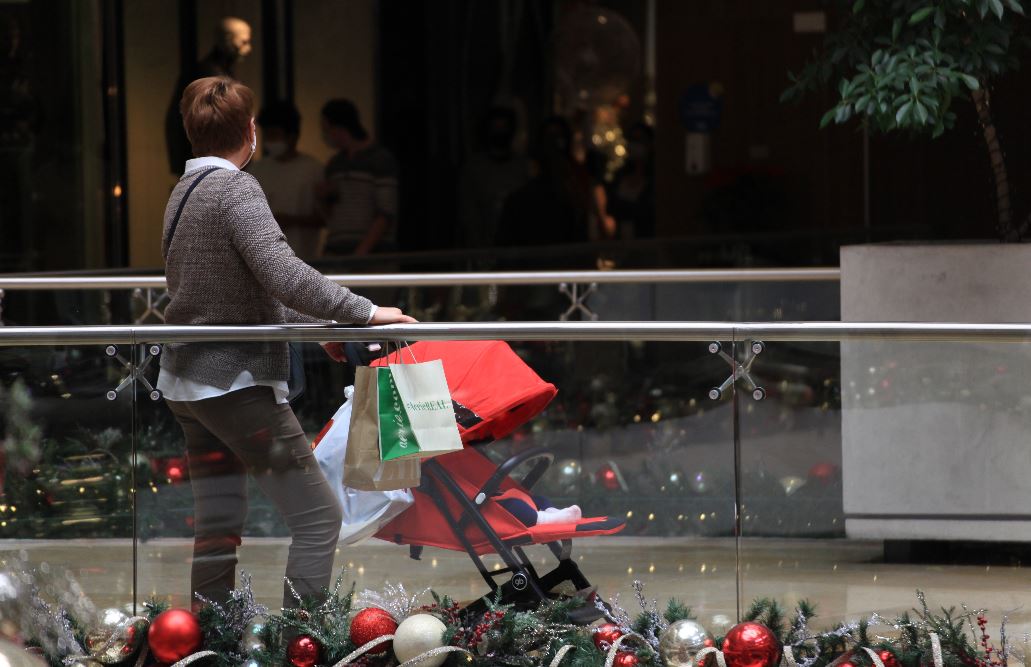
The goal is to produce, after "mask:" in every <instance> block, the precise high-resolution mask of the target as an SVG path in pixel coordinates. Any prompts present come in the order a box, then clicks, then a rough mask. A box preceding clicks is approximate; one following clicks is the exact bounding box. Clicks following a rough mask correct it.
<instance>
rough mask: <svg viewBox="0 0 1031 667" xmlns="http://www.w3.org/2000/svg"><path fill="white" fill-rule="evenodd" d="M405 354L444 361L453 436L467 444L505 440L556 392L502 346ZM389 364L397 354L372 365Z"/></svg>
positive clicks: (470, 344)
mask: <svg viewBox="0 0 1031 667" xmlns="http://www.w3.org/2000/svg"><path fill="white" fill-rule="evenodd" d="M409 349H410V350H411V351H412V355H413V356H414V357H415V360H416V361H430V360H433V359H440V360H441V361H442V362H443V365H444V376H445V377H446V378H447V384H448V389H450V390H451V399H452V401H454V403H455V414H456V417H457V418H458V432H459V433H460V434H461V436H462V442H463V443H465V444H466V445H480V444H486V443H488V442H493V441H495V440H500V439H501V438H504V437H505V436H507V435H508V434H510V433H511V432H512V431H514V430H516V429H517V428H519V427H520V426H522V425H523V424H525V423H526V422H528V421H529V420H531V419H533V418H534V417H536V416H537V415H538V414H539V413H540V412H541V410H543V409H544V408H545V407H547V405H548V403H550V402H551V400H552V399H553V398H555V394H557V393H558V390H557V389H555V385H553V384H551V383H549V382H545V381H544V380H542V379H541V378H540V377H539V376H538V375H537V374H536V373H535V372H534V371H533V369H532V368H530V367H529V366H527V365H526V364H525V363H523V360H522V359H520V358H519V355H517V354H516V353H515V352H514V351H513V350H512V348H511V347H509V346H508V344H507V343H505V342H504V341H499V340H487V341H422V342H419V343H415V344H414V345H412V346H411V347H410V348H409ZM388 359H389V362H390V363H397V362H398V355H397V354H394V355H391V356H390V357H388V358H381V359H377V360H375V361H374V362H372V365H373V366H385V365H387V363H388ZM404 359H408V355H407V353H405V354H404Z"/></svg>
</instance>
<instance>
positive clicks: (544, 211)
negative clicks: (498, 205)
mask: <svg viewBox="0 0 1031 667" xmlns="http://www.w3.org/2000/svg"><path fill="white" fill-rule="evenodd" d="M572 142H573V132H572V129H571V128H570V125H569V122H568V121H566V119H565V118H562V117H561V116H552V117H551V118H548V119H547V120H545V121H544V122H543V123H542V124H541V127H540V129H539V130H538V132H537V139H536V142H535V144H534V149H533V152H532V158H533V164H532V171H533V178H532V179H531V180H530V181H529V182H528V183H526V184H525V185H524V186H523V187H521V188H519V189H518V190H516V191H515V192H513V193H512V194H511V195H510V196H509V197H508V198H507V199H506V200H505V204H504V207H503V209H502V212H501V217H500V220H499V225H498V232H497V237H496V240H497V244H498V245H500V246H524V245H525V246H530V245H553V244H561V243H581V242H584V241H586V240H587V239H588V221H589V219H590V211H591V206H592V201H591V192H590V184H589V181H588V180H587V179H586V178H585V177H584V175H583V174H582V173H581V172H582V169H581V166H580V165H579V164H578V163H577V162H576V161H575V160H574V158H573V152H572Z"/></svg>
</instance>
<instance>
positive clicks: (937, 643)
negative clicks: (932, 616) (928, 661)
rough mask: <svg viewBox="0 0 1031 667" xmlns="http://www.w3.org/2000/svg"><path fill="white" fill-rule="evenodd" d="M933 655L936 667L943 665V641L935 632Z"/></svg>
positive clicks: (932, 642)
mask: <svg viewBox="0 0 1031 667" xmlns="http://www.w3.org/2000/svg"><path fill="white" fill-rule="evenodd" d="M931 657H932V658H934V667H942V665H943V664H944V663H943V662H942V642H941V640H940V639H938V635H937V634H936V633H934V632H932V633H931Z"/></svg>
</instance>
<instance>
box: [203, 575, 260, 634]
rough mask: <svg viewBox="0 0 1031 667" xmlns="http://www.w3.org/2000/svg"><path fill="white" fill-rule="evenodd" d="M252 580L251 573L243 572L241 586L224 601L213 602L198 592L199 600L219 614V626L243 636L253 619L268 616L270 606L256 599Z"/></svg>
mask: <svg viewBox="0 0 1031 667" xmlns="http://www.w3.org/2000/svg"><path fill="white" fill-rule="evenodd" d="M251 581H252V580H251V575H249V574H247V573H246V572H241V573H240V586H239V588H236V589H234V590H232V591H230V593H229V599H228V600H227V601H226V602H224V603H219V602H213V601H211V600H209V599H207V598H205V597H204V596H203V595H201V594H199V593H198V594H197V599H198V600H200V601H201V602H203V603H204V604H206V605H210V606H211V608H212V609H213V610H214V611H215V613H216V614H217V615H218V619H219V627H220V628H222V629H223V630H224V631H225V632H227V633H229V634H234V635H239V636H242V635H243V633H244V632H245V631H246V630H247V626H249V625H250V623H251V621H253V620H254V619H255V618H265V617H266V616H268V607H266V606H265V605H263V604H258V603H257V602H256V601H255V599H254V587H253V586H252V583H251Z"/></svg>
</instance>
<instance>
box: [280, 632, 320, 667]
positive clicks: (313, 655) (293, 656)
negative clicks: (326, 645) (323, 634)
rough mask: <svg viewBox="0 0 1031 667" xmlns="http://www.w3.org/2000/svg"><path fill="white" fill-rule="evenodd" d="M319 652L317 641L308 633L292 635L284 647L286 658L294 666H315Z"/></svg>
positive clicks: (317, 662)
mask: <svg viewBox="0 0 1031 667" xmlns="http://www.w3.org/2000/svg"><path fill="white" fill-rule="evenodd" d="M319 653H321V650H320V649H319V643H318V642H317V641H315V640H314V639H312V638H311V637H309V636H308V635H298V636H297V637H294V638H293V639H291V640H290V643H289V644H288V645H287V647H286V659H287V660H289V661H290V664H291V665H293V666H294V667H315V665H317V664H319Z"/></svg>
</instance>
